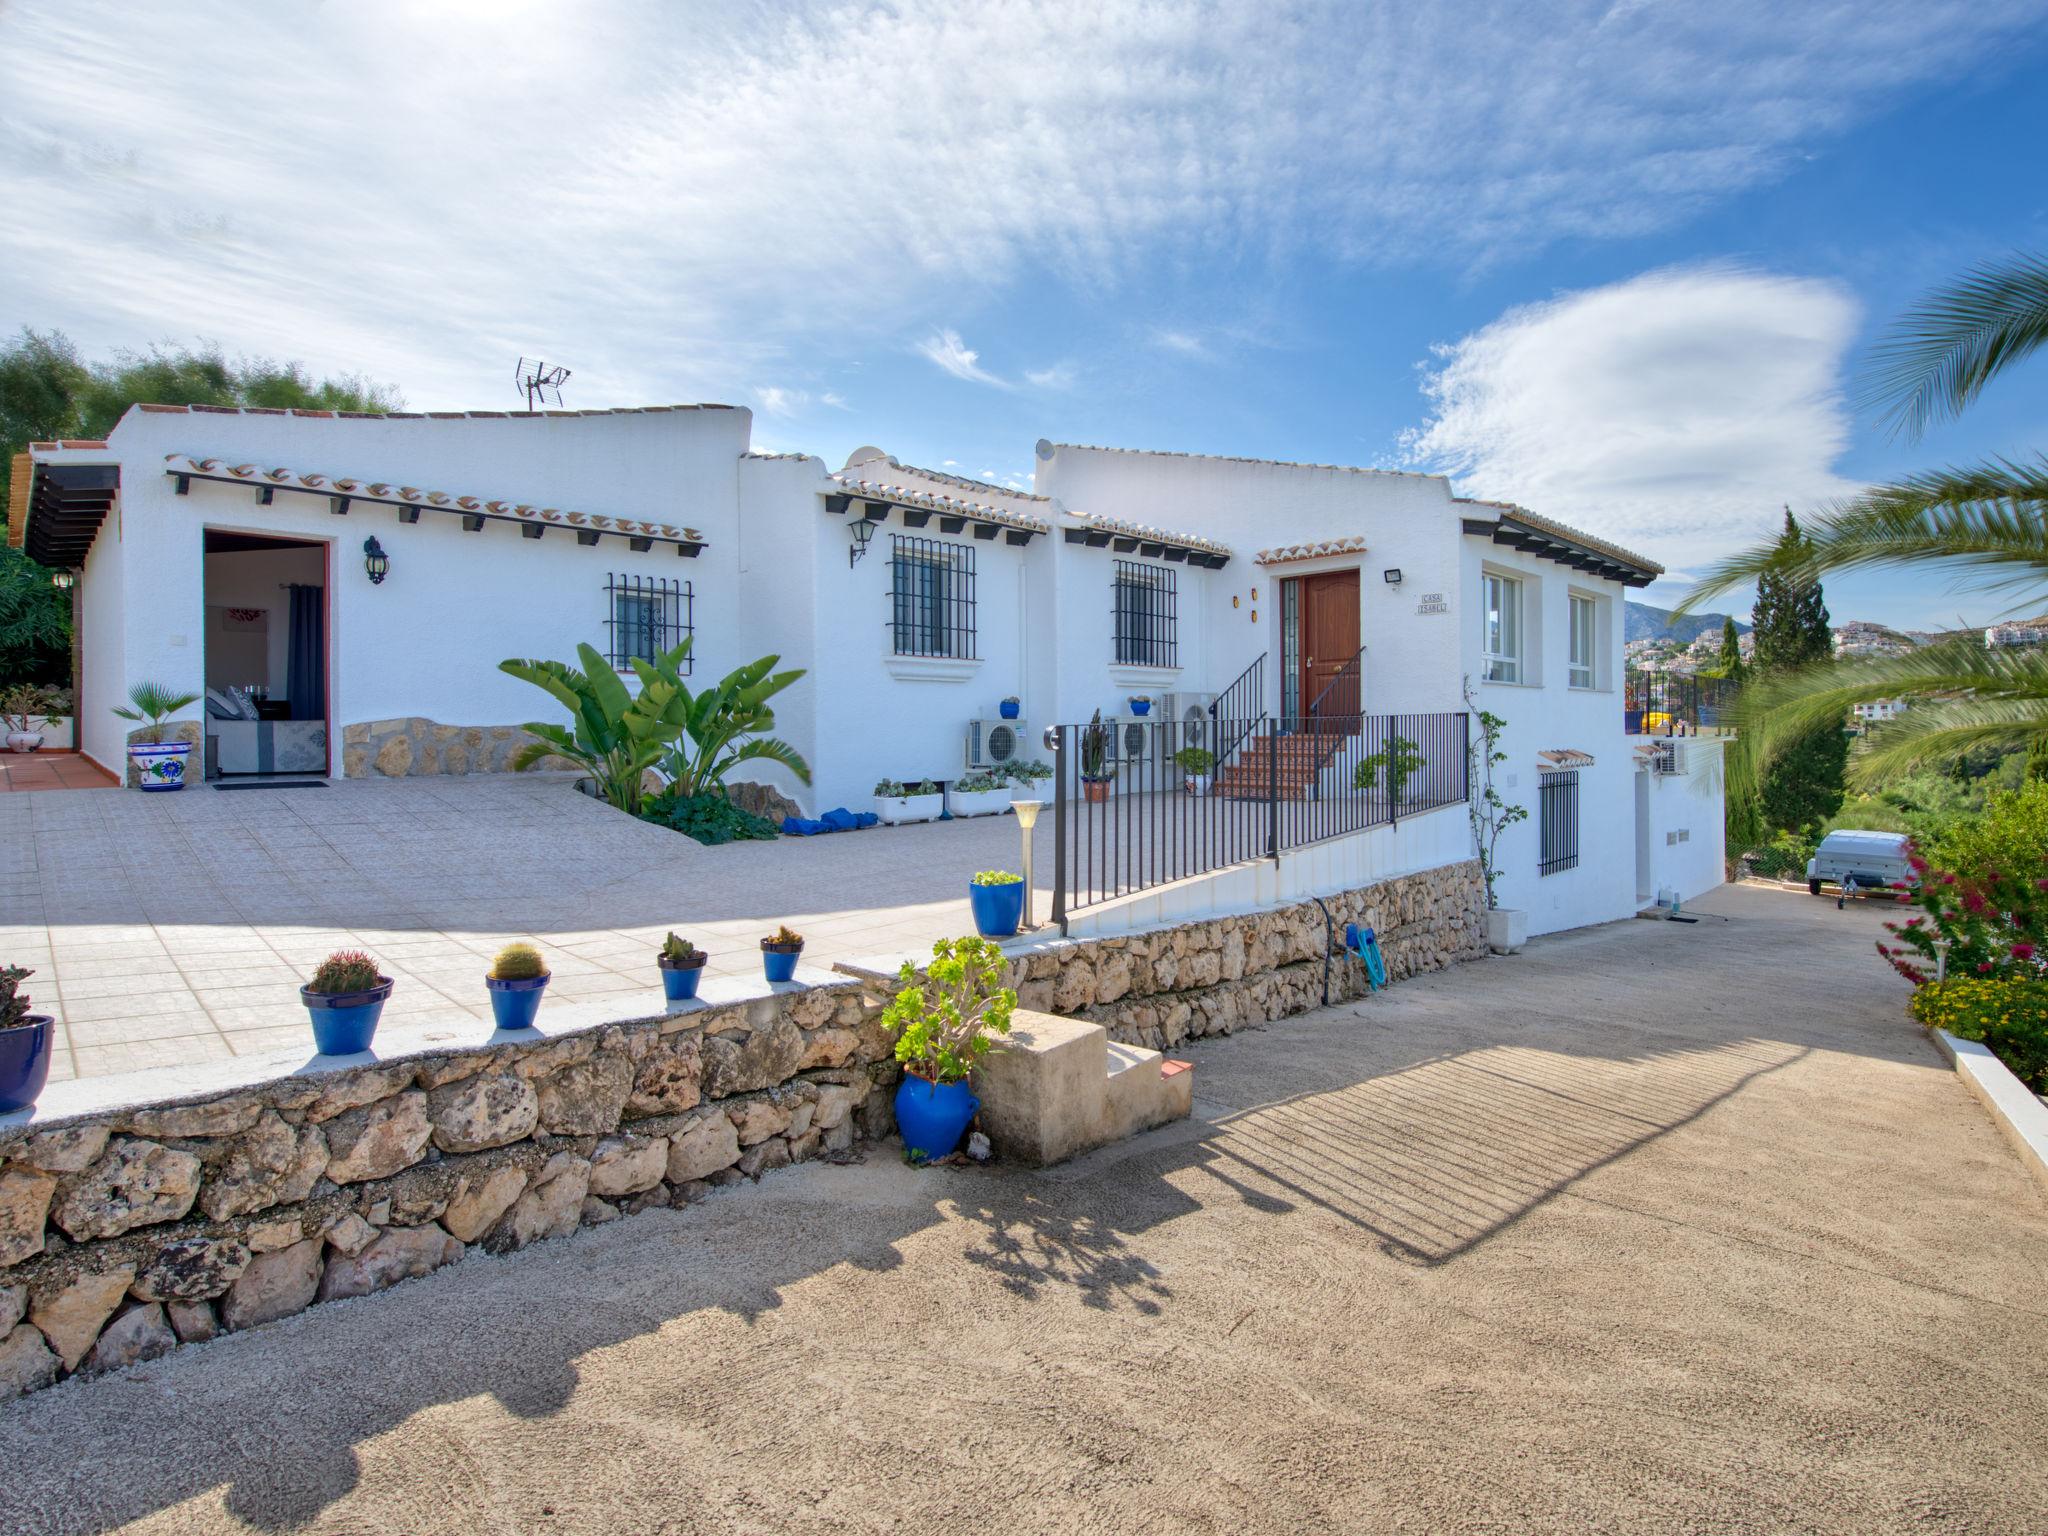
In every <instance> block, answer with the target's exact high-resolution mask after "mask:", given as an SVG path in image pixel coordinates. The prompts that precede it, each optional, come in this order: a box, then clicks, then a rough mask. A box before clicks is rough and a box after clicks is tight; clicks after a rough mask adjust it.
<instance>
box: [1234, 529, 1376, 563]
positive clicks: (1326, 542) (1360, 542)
mask: <svg viewBox="0 0 2048 1536" xmlns="http://www.w3.org/2000/svg"><path fill="white" fill-rule="evenodd" d="M1365 550H1366V543H1365V538H1364V536H1363V535H1360V534H1352V535H1351V536H1349V537H1348V538H1342V539H1320V540H1318V541H1316V542H1315V543H1313V544H1283V545H1281V546H1280V547H1279V548H1278V549H1262V550H1260V551H1259V553H1258V563H1259V564H1260V565H1285V564H1286V563H1287V562H1288V561H1290V560H1320V559H1321V558H1322V557H1323V556H1325V555H1362V554H1364V553H1365Z"/></svg>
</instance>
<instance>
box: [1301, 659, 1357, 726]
mask: <svg viewBox="0 0 2048 1536" xmlns="http://www.w3.org/2000/svg"><path fill="white" fill-rule="evenodd" d="M1364 710H1365V647H1364V646H1362V645H1361V646H1360V647H1359V648H1358V654H1357V655H1356V656H1353V657H1352V658H1351V659H1350V660H1349V661H1347V662H1345V663H1344V665H1343V666H1341V667H1339V668H1338V669H1337V670H1336V672H1335V673H1334V674H1332V675H1331V678H1330V680H1329V681H1328V682H1327V683H1325V684H1323V686H1322V688H1321V690H1320V691H1319V692H1318V693H1317V694H1316V696H1315V697H1314V698H1313V699H1311V700H1310V701H1309V706H1308V708H1307V709H1306V710H1305V711H1304V712H1303V719H1304V720H1307V721H1310V722H1313V723H1315V726H1316V729H1318V730H1320V729H1323V726H1322V724H1321V722H1323V721H1325V720H1335V721H1340V722H1341V721H1344V720H1355V719H1357V718H1358V716H1359V715H1360V714H1362V713H1363V712H1364Z"/></svg>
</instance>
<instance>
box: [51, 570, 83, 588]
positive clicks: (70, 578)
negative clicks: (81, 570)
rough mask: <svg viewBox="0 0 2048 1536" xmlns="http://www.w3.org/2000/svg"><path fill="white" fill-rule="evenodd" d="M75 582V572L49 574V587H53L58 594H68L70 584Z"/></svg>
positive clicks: (76, 576) (76, 574) (53, 572)
mask: <svg viewBox="0 0 2048 1536" xmlns="http://www.w3.org/2000/svg"><path fill="white" fill-rule="evenodd" d="M77 580H78V572H76V571H52V572H50V585H51V586H53V587H55V588H56V589H57V590H58V591H59V592H69V591H70V590H71V584H72V583H73V582H75V581H77Z"/></svg>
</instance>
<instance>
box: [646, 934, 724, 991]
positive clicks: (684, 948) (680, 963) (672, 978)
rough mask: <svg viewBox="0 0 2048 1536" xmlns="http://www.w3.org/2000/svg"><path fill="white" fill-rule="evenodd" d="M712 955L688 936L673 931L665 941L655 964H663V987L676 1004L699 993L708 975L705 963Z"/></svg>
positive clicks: (662, 942) (661, 965)
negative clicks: (701, 982) (693, 942)
mask: <svg viewBox="0 0 2048 1536" xmlns="http://www.w3.org/2000/svg"><path fill="white" fill-rule="evenodd" d="M710 958H711V957H710V956H709V955H707V954H705V953H704V951H703V950H701V949H699V948H698V947H697V946H696V945H694V944H692V943H691V942H690V941H689V940H688V939H685V938H679V937H678V936H677V935H675V934H673V933H671V934H670V935H669V936H668V937H667V938H665V939H663V940H662V941H661V953H660V954H659V955H658V956H657V957H656V959H655V963H656V964H657V965H659V966H660V967H661V990H662V992H663V993H664V994H665V995H666V996H667V998H668V1000H669V1001H670V1002H672V1003H685V1002H688V1001H689V1000H690V999H691V998H693V997H695V996H696V995H697V983H698V982H699V981H701V980H702V979H703V977H704V963H705V962H706V961H707V960H709V959H710Z"/></svg>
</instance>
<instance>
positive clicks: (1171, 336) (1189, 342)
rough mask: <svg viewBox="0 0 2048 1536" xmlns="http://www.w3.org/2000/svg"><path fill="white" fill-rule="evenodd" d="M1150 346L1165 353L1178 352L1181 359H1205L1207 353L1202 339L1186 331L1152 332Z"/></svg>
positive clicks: (1207, 350)
mask: <svg viewBox="0 0 2048 1536" xmlns="http://www.w3.org/2000/svg"><path fill="white" fill-rule="evenodd" d="M1152 344H1153V345H1154V346H1156V347H1159V348H1161V349H1162V350H1164V351H1167V352H1178V353H1180V354H1181V356H1183V357H1206V356H1207V355H1208V352H1209V348H1208V346H1207V345H1206V344H1205V343H1204V342H1203V340H1202V338H1201V337H1199V336H1196V335H1193V334H1192V333H1190V332H1188V331H1170V330H1159V331H1154V332H1153V333H1152Z"/></svg>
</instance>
